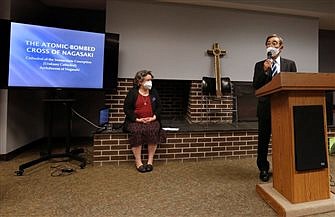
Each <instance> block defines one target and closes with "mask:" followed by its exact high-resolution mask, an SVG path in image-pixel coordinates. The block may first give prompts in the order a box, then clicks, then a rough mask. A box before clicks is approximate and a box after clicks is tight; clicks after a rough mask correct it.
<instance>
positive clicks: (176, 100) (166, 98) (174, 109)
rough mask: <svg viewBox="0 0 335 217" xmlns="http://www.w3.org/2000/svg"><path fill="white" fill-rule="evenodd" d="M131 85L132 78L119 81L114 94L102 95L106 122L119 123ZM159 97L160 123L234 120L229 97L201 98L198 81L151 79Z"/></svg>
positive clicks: (230, 97)
mask: <svg viewBox="0 0 335 217" xmlns="http://www.w3.org/2000/svg"><path fill="white" fill-rule="evenodd" d="M132 86H133V79H129V78H125V79H122V78H121V79H119V81H118V87H117V91H116V92H115V93H106V95H105V105H106V106H108V107H110V122H111V123H123V121H124V113H123V109H122V108H123V102H124V99H125V97H126V94H127V92H128V91H129V89H130V88H132ZM154 86H155V88H156V89H157V90H158V93H159V95H160V97H161V101H162V105H163V109H162V119H163V120H181V119H182V120H185V119H186V120H187V121H188V122H190V123H200V122H224V123H231V122H232V121H233V119H234V112H232V111H231V110H233V109H234V102H233V96H232V95H231V94H230V93H227V94H225V95H224V96H223V97H220V98H217V97H206V96H203V95H202V91H201V90H202V89H201V81H200V80H199V81H180V80H154Z"/></svg>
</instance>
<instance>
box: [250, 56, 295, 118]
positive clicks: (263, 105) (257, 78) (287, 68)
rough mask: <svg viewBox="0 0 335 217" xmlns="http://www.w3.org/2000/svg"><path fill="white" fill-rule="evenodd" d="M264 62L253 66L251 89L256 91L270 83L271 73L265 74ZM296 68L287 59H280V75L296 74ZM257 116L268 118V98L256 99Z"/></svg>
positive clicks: (269, 114)
mask: <svg viewBox="0 0 335 217" xmlns="http://www.w3.org/2000/svg"><path fill="white" fill-rule="evenodd" d="M264 61H265V60H262V61H260V62H258V63H256V64H255V70H254V77H253V87H254V88H255V89H256V90H257V89H259V88H261V87H263V86H264V85H265V84H267V83H268V82H270V81H271V79H272V78H271V75H270V74H271V73H269V74H268V75H266V74H265V72H264V69H263V64H264ZM296 71H297V67H296V65H295V62H294V61H292V60H289V59H284V58H282V57H281V58H280V73H281V72H296ZM257 116H258V117H260V116H266V117H270V116H271V112H270V97H269V96H262V97H259V98H258V105H257Z"/></svg>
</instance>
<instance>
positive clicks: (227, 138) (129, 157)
mask: <svg viewBox="0 0 335 217" xmlns="http://www.w3.org/2000/svg"><path fill="white" fill-rule="evenodd" d="M256 150H257V131H255V130H253V131H245V130H242V131H212V132H173V133H171V132H169V133H168V134H167V141H166V143H163V144H160V145H159V147H158V149H157V151H156V155H155V160H156V161H163V162H168V161H180V162H184V161H199V160H213V159H239V158H244V157H255V156H256V153H257V152H256ZM270 152H271V150H270ZM142 154H143V157H144V158H145V159H146V158H147V154H146V149H144V150H143V153H142ZM133 161H134V157H133V154H132V151H131V148H130V146H129V145H128V135H127V134H125V133H110V134H96V135H95V136H94V151H93V162H94V165H103V164H106V163H112V164H117V165H119V164H120V163H122V162H133Z"/></svg>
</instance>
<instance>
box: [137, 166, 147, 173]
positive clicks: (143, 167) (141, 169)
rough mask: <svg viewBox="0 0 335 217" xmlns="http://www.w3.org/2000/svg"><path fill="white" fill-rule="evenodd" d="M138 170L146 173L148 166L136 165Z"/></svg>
mask: <svg viewBox="0 0 335 217" xmlns="http://www.w3.org/2000/svg"><path fill="white" fill-rule="evenodd" d="M136 169H137V171H138V172H140V173H145V172H147V168H146V166H144V165H143V164H142V165H141V166H139V167H136Z"/></svg>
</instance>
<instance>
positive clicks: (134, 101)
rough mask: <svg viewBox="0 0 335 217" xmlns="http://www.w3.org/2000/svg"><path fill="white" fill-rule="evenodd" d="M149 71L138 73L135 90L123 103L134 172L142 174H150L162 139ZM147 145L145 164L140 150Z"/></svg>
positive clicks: (159, 107) (159, 111)
mask: <svg viewBox="0 0 335 217" xmlns="http://www.w3.org/2000/svg"><path fill="white" fill-rule="evenodd" d="M153 77H154V76H153V75H152V73H151V71H148V70H141V71H139V72H137V73H136V75H135V78H134V87H133V88H132V89H131V90H129V92H128V94H127V96H126V99H125V101H124V106H123V109H124V113H125V114H126V117H125V124H124V130H125V131H126V132H128V133H129V144H130V146H131V149H132V151H133V154H134V157H135V166H136V169H137V170H138V171H139V172H141V173H144V172H151V171H152V170H153V160H154V155H155V152H156V149H157V144H158V143H160V142H164V140H165V135H164V134H163V133H164V132H163V130H162V129H161V123H160V113H161V103H160V98H159V96H158V93H157V91H156V90H155V89H153V88H152V79H153ZM143 145H148V162H147V164H143V163H142V159H141V155H142V146H143Z"/></svg>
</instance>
